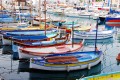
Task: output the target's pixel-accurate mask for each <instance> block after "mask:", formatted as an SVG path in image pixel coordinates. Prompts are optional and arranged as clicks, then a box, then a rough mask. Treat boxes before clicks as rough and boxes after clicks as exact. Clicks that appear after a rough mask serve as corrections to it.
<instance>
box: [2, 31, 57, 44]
mask: <svg viewBox="0 0 120 80" xmlns="http://www.w3.org/2000/svg"><path fill="white" fill-rule="evenodd" d="M29 32H30V31H28V32H26V35H25V34H24V32H23V34H19V32H18V34H10V33H7V34H4V35H3V36H2V43H3V45H11V44H12V43H11V42H12V40H13V41H32V42H34V41H40V40H41V39H45V38H50V37H51V38H52V37H56V36H58V33H57V32H53V33H52V32H51V33H47V34H46V35H44V33H42V34H39V33H37V34H34V33H32V34H29ZM38 32H39V31H38Z"/></svg>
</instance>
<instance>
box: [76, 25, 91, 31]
mask: <svg viewBox="0 0 120 80" xmlns="http://www.w3.org/2000/svg"><path fill="white" fill-rule="evenodd" d="M90 29H91V26H81V27H76V28H74V30H77V31H89V30H90Z"/></svg>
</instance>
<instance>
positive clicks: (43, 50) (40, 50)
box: [18, 40, 84, 59]
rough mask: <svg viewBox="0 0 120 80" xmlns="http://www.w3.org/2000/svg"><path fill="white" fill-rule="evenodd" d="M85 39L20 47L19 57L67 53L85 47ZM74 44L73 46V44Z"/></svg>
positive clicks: (27, 57)
mask: <svg viewBox="0 0 120 80" xmlns="http://www.w3.org/2000/svg"><path fill="white" fill-rule="evenodd" d="M83 43H84V40H83V41H81V42H80V43H74V44H63V45H54V46H46V47H18V53H19V59H21V58H26V59H29V58H33V57H41V56H47V55H51V54H60V53H61V54H65V53H67V52H75V51H78V50H80V49H82V47H83ZM72 45H73V46H72Z"/></svg>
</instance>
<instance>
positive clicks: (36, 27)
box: [0, 24, 54, 31]
mask: <svg viewBox="0 0 120 80" xmlns="http://www.w3.org/2000/svg"><path fill="white" fill-rule="evenodd" d="M53 27H54V25H52V24H50V25H46V30H49V29H51V28H53ZM0 30H3V31H12V30H45V25H44V24H41V25H40V26H28V27H25V28H19V27H17V26H15V27H1V28H0Z"/></svg>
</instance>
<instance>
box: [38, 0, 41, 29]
mask: <svg viewBox="0 0 120 80" xmlns="http://www.w3.org/2000/svg"><path fill="white" fill-rule="evenodd" d="M38 10H39V27H40V24H41V0H39V9H38Z"/></svg>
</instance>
